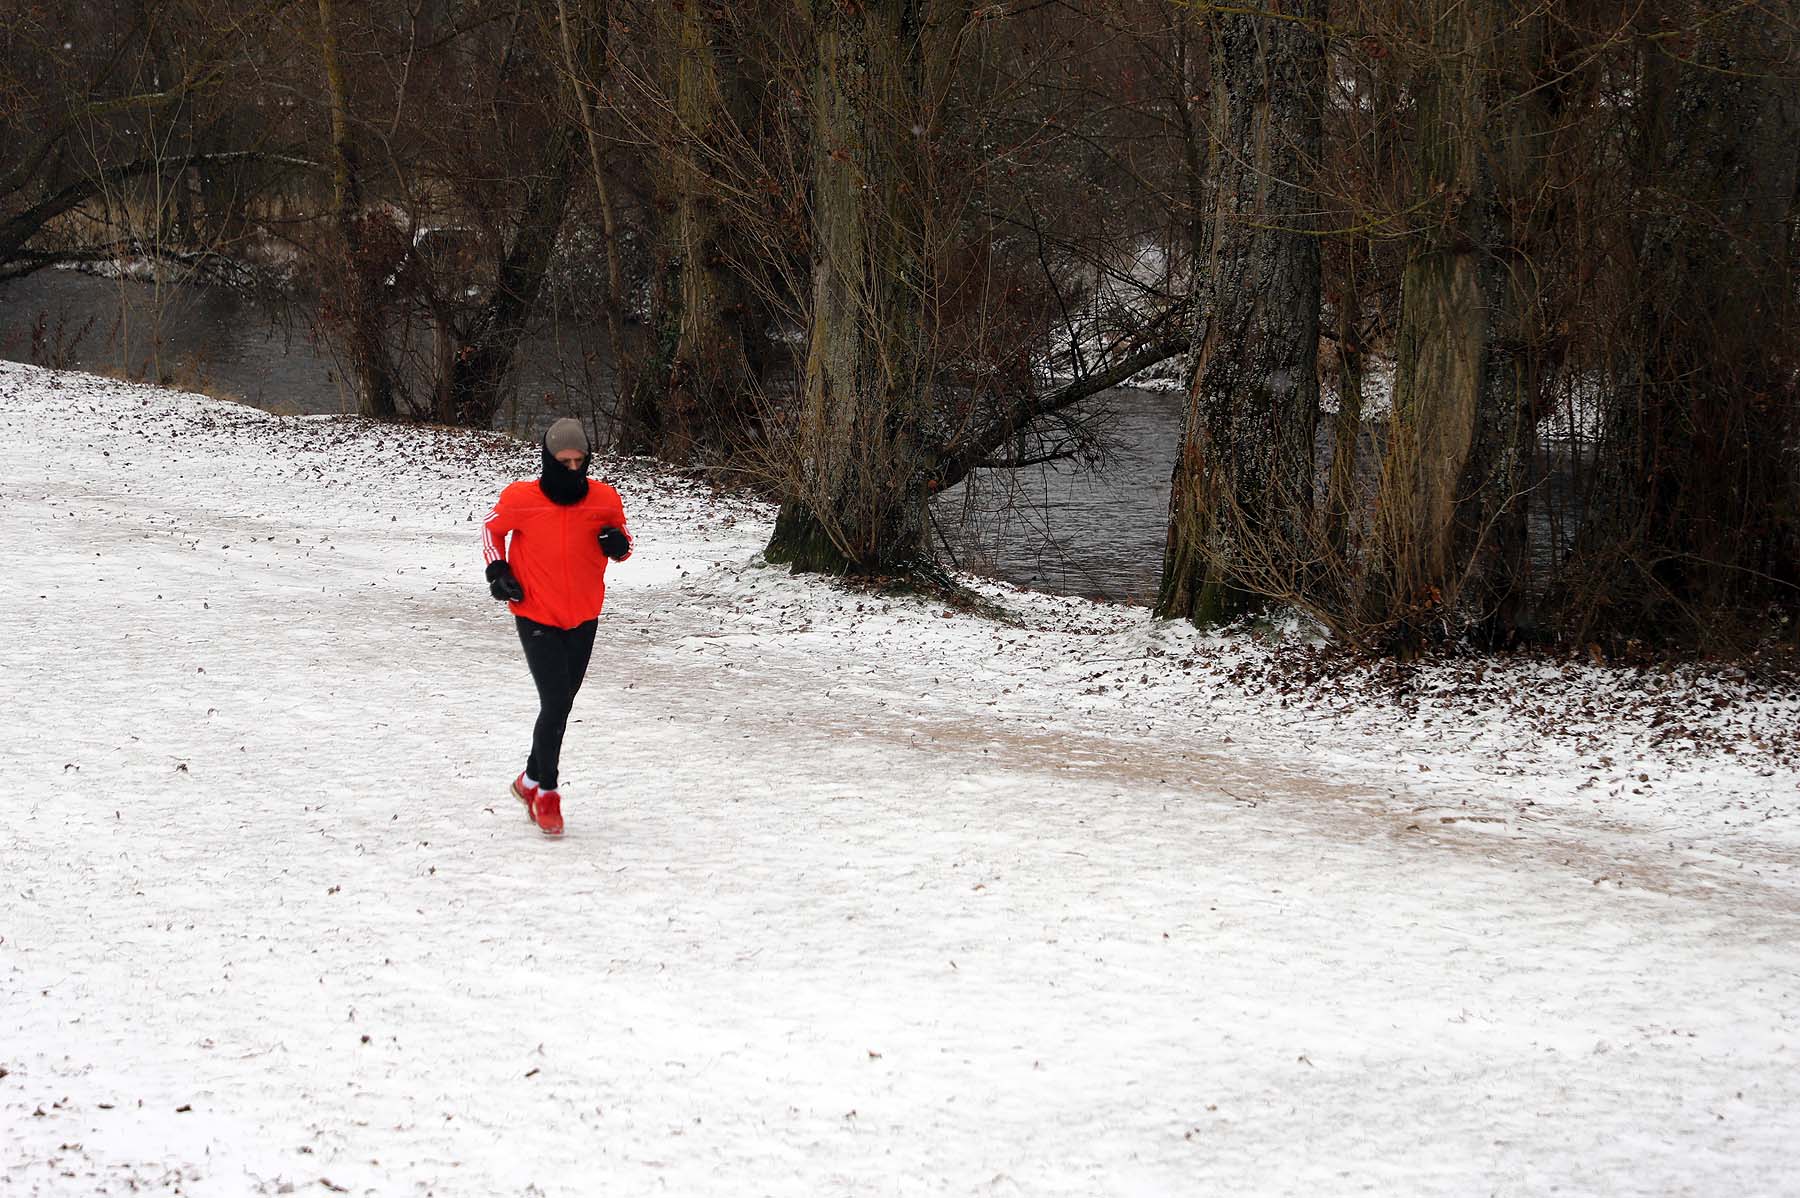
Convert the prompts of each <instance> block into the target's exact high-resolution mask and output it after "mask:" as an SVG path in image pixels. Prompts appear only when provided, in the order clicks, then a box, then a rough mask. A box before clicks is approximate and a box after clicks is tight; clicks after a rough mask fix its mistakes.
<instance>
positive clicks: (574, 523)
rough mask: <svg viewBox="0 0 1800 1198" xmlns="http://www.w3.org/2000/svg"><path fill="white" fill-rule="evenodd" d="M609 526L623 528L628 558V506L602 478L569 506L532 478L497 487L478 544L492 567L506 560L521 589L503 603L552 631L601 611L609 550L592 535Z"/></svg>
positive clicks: (593, 482) (589, 485)
mask: <svg viewBox="0 0 1800 1198" xmlns="http://www.w3.org/2000/svg"><path fill="white" fill-rule="evenodd" d="M607 525H611V526H612V527H614V528H617V529H620V530H621V531H623V532H624V533H625V541H626V549H625V557H630V556H631V530H630V529H629V528H627V527H626V526H625V506H624V504H622V503H620V502H619V493H618V492H617V491H615V490H613V489H612V487H610V486H608V485H607V484H605V483H603V482H598V481H590V482H589V483H588V491H587V495H585V496H584V497H583V498H582V500H581V502H579V503H571V504H559V503H551V502H550V499H549V497H548V496H546V495H545V494H544V492H543V490H542V489H541V488H540V487H539V486H538V485H537V481H536V480H535V479H533V480H530V481H527V482H517V483H511V484H509V485H508V486H507V488H506V490H504V491H502V492H500V500H499V502H497V503H495V504H494V510H493V511H491V512H489V513H488V516H487V520H486V522H484V523H483V524H482V526H481V548H482V553H483V555H484V556H485V557H486V559H487V561H488V562H489V563H490V564H491V563H493V562H497V561H500V560H502V559H504V560H505V561H506V563H507V564H508V565H510V566H511V567H512V572H513V577H515V578H517V579H518V580H519V585H520V586H521V587H523V588H524V589H525V598H524V599H523V600H522V601H520V602H518V603H509V604H507V606H508V607H510V608H512V610H513V614H514V615H519V616H524V617H525V618H526V619H527V620H536V621H537V622H538V623H539V624H549V625H552V626H554V627H557V628H574V627H575V626H576V625H578V624H585V623H587V622H588V621H589V620H591V619H593V618H594V617H595V616H597V615H599V614H600V608H601V606H602V605H603V604H604V603H605V602H606V555H605V554H604V553H602V552H600V542H599V541H598V540H597V539H596V538H597V537H598V536H599V534H600V530H601V529H603V528H605V527H606V526H607ZM508 533H511V534H512V545H511V546H510V547H508V545H507V543H506V537H507V534H508ZM620 560H621V561H623V560H624V558H621V559H620Z"/></svg>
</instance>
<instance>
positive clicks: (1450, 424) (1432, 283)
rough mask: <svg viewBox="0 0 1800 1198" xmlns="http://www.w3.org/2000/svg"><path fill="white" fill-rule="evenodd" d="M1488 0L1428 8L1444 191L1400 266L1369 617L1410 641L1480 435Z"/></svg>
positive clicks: (1422, 99) (1443, 583)
mask: <svg viewBox="0 0 1800 1198" xmlns="http://www.w3.org/2000/svg"><path fill="white" fill-rule="evenodd" d="M1490 4H1491V0H1473V2H1458V0H1432V2H1431V3H1428V4H1425V5H1422V6H1421V11H1422V15H1423V18H1424V20H1425V22H1426V27H1425V29H1424V30H1423V31H1422V37H1421V40H1422V41H1423V42H1424V44H1425V47H1426V49H1425V53H1426V54H1427V55H1428V56H1429V57H1428V58H1427V60H1426V61H1425V62H1424V63H1423V64H1422V66H1421V70H1420V79H1419V82H1418V88H1417V94H1418V116H1417V121H1418V138H1419V146H1418V155H1419V177H1418V186H1419V189H1420V193H1421V194H1422V195H1427V196H1441V197H1442V208H1441V210H1440V211H1439V213H1438V223H1437V224H1436V225H1434V226H1433V227H1432V228H1430V229H1428V230H1427V231H1426V232H1425V233H1423V234H1422V235H1421V236H1420V237H1419V240H1418V244H1417V246H1416V247H1415V249H1414V251H1413V253H1412V255H1411V257H1410V258H1409V259H1408V261H1407V263H1406V266H1405V269H1404V271H1403V273H1402V275H1401V283H1400V320H1399V328H1398V332H1397V336H1396V343H1397V344H1396V357H1397V359H1398V361H1397V363H1396V367H1397V369H1396V375H1395V379H1394V406H1393V413H1392V415H1391V417H1390V423H1389V428H1388V444H1387V456H1386V458H1385V460H1384V462H1383V465H1382V479H1381V491H1380V496H1379V500H1378V508H1377V515H1376V524H1375V529H1374V534H1375V545H1374V549H1373V552H1372V554H1371V557H1370V560H1369V574H1368V580H1367V585H1366V590H1365V595H1364V600H1365V603H1364V606H1365V614H1366V616H1367V618H1368V619H1369V620H1370V621H1372V622H1373V623H1375V624H1378V625H1381V626H1384V627H1388V628H1394V629H1397V632H1398V635H1399V637H1400V639H1401V640H1402V641H1403V642H1405V644H1406V645H1407V646H1408V647H1411V646H1414V645H1416V643H1417V642H1418V640H1419V638H1420V636H1421V635H1422V632H1421V629H1422V628H1423V626H1424V625H1425V624H1427V623H1429V622H1433V621H1441V620H1443V619H1444V618H1445V610H1444V609H1445V606H1446V602H1447V593H1448V592H1450V591H1451V590H1453V589H1454V584H1455V581H1456V580H1455V579H1453V577H1452V563H1453V559H1454V554H1453V549H1454V545H1455V538H1456V526H1455V520H1456V502H1457V492H1458V488H1459V485H1460V483H1461V480H1462V477H1463V472H1464V469H1465V468H1466V467H1467V466H1468V464H1469V461H1470V452H1471V450H1472V448H1473V446H1474V444H1475V439H1476V422H1477V419H1478V414H1479V409H1480V407H1481V399H1482V393H1483V380H1484V356H1485V355H1486V353H1487V349H1488V319H1487V318H1488V311H1487V307H1488V305H1487V296H1488V295H1489V294H1490V288H1489V287H1488V286H1487V285H1486V282H1485V280H1484V277H1483V261H1482V254H1481V247H1482V240H1483V233H1484V229H1483V225H1484V217H1485V214H1486V208H1487V203H1488V197H1489V195H1490V194H1491V181H1490V179H1489V177H1488V174H1487V172H1486V170H1485V168H1484V164H1483V162H1482V160H1481V150H1480V143H1481V135H1482V122H1483V120H1484V116H1485V114H1484V110H1483V103H1482V86H1481V70H1480V55H1481V53H1482V50H1483V48H1484V46H1485V44H1486V42H1487V39H1488V38H1490V37H1491V36H1493V21H1492V16H1493V13H1492V11H1491V9H1490V7H1489V5H1490Z"/></svg>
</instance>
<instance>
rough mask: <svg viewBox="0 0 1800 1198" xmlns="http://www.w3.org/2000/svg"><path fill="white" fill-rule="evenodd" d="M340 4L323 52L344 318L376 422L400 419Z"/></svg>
mask: <svg viewBox="0 0 1800 1198" xmlns="http://www.w3.org/2000/svg"><path fill="white" fill-rule="evenodd" d="M334 9H335V3H334V0H319V52H320V56H321V57H322V58H323V59H324V63H325V91H326V99H327V102H328V103H329V105H330V108H331V188H332V200H333V207H334V208H335V210H336V213H337V235H338V240H339V243H340V244H339V257H340V259H341V262H340V269H341V271H342V285H341V287H340V288H339V289H338V295H337V298H336V302H337V304H339V305H341V311H340V312H339V318H340V320H341V322H342V325H343V328H344V336H345V340H346V343H347V344H346V349H347V351H348V353H349V357H350V365H351V369H352V371H353V372H354V373H355V376H356V378H355V385H356V397H357V410H358V411H360V412H361V413H362V414H363V415H364V416H369V417H372V418H374V419H376V420H392V419H394V417H395V415H396V414H397V409H396V404H395V399H394V383H393V374H392V371H391V369H390V367H389V365H388V359H387V349H386V343H385V341H384V340H383V330H382V315H381V305H380V302H379V300H378V299H377V298H376V296H375V288H376V287H378V286H379V285H380V281H379V279H378V277H377V275H378V271H377V270H376V269H374V268H373V267H372V265H371V262H370V260H369V259H370V255H369V253H368V247H367V246H366V244H365V238H364V232H365V228H364V215H363V211H362V178H361V175H360V173H359V170H358V166H357V153H356V143H355V141H354V139H353V138H352V137H351V136H350V101H349V96H348V93H347V92H346V90H345V87H344V70H343V66H342V64H341V63H340V62H339V60H338V42H337V20H336V13H335V12H334Z"/></svg>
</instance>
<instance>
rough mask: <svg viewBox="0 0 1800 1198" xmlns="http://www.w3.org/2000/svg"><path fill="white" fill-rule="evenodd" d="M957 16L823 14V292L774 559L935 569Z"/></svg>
mask: <svg viewBox="0 0 1800 1198" xmlns="http://www.w3.org/2000/svg"><path fill="white" fill-rule="evenodd" d="M965 7H966V5H965V4H964V3H962V2H961V0H957V2H954V3H953V2H950V0H869V2H867V3H864V4H862V5H859V6H850V5H844V4H841V3H839V2H838V0H813V3H812V7H811V12H812V19H813V29H814V36H815V40H816V46H817V50H816V56H817V57H816V61H817V67H816V69H815V72H814V77H813V95H812V97H811V99H812V122H813V137H814V151H813V196H812V203H813V249H812V261H813V292H812V313H811V329H810V341H809V345H808V351H807V360H806V373H805V379H804V383H803V389H802V394H801V410H800V415H799V424H798V428H797V430H796V444H795V445H794V446H793V447H792V453H793V466H792V470H791V477H790V478H788V479H787V480H785V484H784V485H785V489H786V491H787V494H786V496H785V498H784V502H783V504H782V507H781V511H780V513H779V515H778V517H777V521H776V526H775V531H774V535H773V536H772V538H771V539H770V542H769V546H768V550H767V556H768V559H769V560H770V561H772V562H782V563H788V564H791V565H792V566H793V568H794V569H795V570H797V571H820V572H830V573H863V574H886V573H905V572H909V571H911V570H913V569H915V568H916V567H917V566H918V565H920V564H921V563H923V562H924V561H925V560H926V558H927V556H928V553H929V548H928V544H927V539H926V538H927V527H928V526H927V520H928V513H927V508H926V504H927V501H928V498H929V489H928V478H927V475H928V474H929V461H930V459H929V455H928V454H927V452H926V450H925V447H924V446H923V445H922V443H921V426H922V425H923V424H924V423H925V421H926V419H927V418H928V416H929V414H930V412H931V410H932V406H933V398H934V397H933V378H932V368H931V354H930V352H929V348H928V343H929V340H930V335H929V330H928V328H927V327H926V304H925V294H926V289H927V287H928V282H927V280H928V276H929V272H930V270H931V269H932V266H931V264H930V263H929V262H928V261H927V259H926V251H925V210H924V204H925V203H926V202H927V197H926V196H925V195H924V194H923V188H922V187H921V186H920V185H919V184H920V181H921V180H920V175H919V166H920V162H921V156H922V155H923V154H925V153H927V152H928V148H927V145H926V142H927V137H928V131H929V130H930V128H931V124H932V122H931V119H930V117H929V115H928V114H927V113H926V112H925V111H924V101H925V100H926V98H927V97H929V96H932V95H935V94H938V88H939V87H940V85H941V84H942V82H943V75H944V72H946V71H947V70H948V69H949V67H948V63H949V61H950V54H949V47H950V45H951V42H952V39H954V37H955V36H956V33H957V31H958V30H959V28H960V26H961V20H962V13H963V11H964V9H965Z"/></svg>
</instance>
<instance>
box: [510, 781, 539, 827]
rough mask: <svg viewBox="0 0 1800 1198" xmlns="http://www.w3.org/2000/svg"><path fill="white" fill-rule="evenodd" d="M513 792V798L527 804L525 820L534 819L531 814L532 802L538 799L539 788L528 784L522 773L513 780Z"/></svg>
mask: <svg viewBox="0 0 1800 1198" xmlns="http://www.w3.org/2000/svg"><path fill="white" fill-rule="evenodd" d="M512 792H513V798H515V799H517V800H519V802H521V803H523V804H525V818H526V819H534V818H535V817H534V816H533V815H532V814H531V800H533V799H535V798H537V793H538V788H537V787H535V786H533V785H531V784H530V783H529V782H527V781H526V780H525V775H524V774H523V773H521V774H520V775H519V776H518V777H517V778H514V779H513V784H512Z"/></svg>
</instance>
